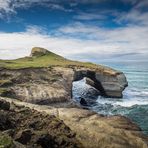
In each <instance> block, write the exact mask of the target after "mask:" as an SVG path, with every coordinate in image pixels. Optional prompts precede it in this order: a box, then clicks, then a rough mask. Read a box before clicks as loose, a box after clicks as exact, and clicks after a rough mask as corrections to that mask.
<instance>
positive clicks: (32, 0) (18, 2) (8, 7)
mask: <svg viewBox="0 0 148 148" xmlns="http://www.w3.org/2000/svg"><path fill="white" fill-rule="evenodd" d="M33 5H40V6H44V7H48V8H49V9H57V10H61V11H67V12H71V11H72V10H71V9H66V8H64V6H63V5H61V4H60V3H59V1H56V0H42V1H41V0H0V18H4V19H6V17H9V15H11V14H17V8H22V9H26V8H29V7H31V6H33Z"/></svg>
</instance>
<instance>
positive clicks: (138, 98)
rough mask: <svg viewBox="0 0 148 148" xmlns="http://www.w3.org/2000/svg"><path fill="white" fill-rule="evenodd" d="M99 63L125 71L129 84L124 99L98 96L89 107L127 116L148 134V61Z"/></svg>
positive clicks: (105, 112)
mask: <svg viewBox="0 0 148 148" xmlns="http://www.w3.org/2000/svg"><path fill="white" fill-rule="evenodd" d="M98 63H99V64H100V63H101V64H103V65H107V66H109V67H112V68H115V69H117V70H120V71H122V72H124V73H125V75H126V77H127V80H128V83H129V86H128V87H127V88H126V89H125V91H124V93H123V94H124V95H123V98H122V99H117V98H104V97H101V96H98V97H97V99H95V101H94V102H93V103H91V104H90V106H89V108H90V109H91V110H94V111H96V112H98V113H101V114H105V115H115V114H120V115H124V116H127V117H129V118H130V119H131V120H132V121H133V122H135V123H137V124H138V125H139V126H140V127H141V129H142V130H143V132H144V133H145V134H146V135H148V61H140V62H139V61H138V62H136V61H129V62H119V61H118V62H110V61H109V62H98ZM75 93H76V92H75ZM89 98H90V99H91V96H89ZM92 98H93V96H92Z"/></svg>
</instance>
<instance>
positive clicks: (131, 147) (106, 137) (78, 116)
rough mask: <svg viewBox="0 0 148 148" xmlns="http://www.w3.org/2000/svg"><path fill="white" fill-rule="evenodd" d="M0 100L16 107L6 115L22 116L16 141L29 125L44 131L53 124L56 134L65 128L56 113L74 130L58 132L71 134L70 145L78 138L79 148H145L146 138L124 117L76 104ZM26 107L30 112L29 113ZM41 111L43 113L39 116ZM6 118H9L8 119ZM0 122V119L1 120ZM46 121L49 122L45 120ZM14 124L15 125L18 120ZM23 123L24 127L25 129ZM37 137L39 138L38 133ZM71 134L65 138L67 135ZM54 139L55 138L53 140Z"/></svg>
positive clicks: (27, 131) (146, 144)
mask: <svg viewBox="0 0 148 148" xmlns="http://www.w3.org/2000/svg"><path fill="white" fill-rule="evenodd" d="M0 100H7V102H10V103H11V104H13V106H16V107H15V109H16V110H17V112H13V116H12V113H11V114H10V115H11V118H13V117H15V113H16V117H17V119H18V120H21V119H23V120H22V122H21V123H22V124H21V125H22V126H21V128H23V129H22V130H19V131H18V130H17V132H16V133H18V134H17V135H16V136H15V138H16V139H17V140H18V139H19V141H20V139H21V137H22V136H23V135H26V134H29V133H30V132H31V131H30V130H29V129H28V127H32V128H33V130H35V129H36V130H37V129H38V128H40V129H41V130H42V129H43V128H45V129H47V131H48V130H51V127H53V129H54V130H55V133H54V134H55V135H56V134H57V133H58V132H60V131H61V130H60V129H61V127H63V128H64V127H65V125H63V122H61V121H59V120H57V119H56V118H55V117H54V116H56V117H57V118H58V119H61V120H62V121H64V123H65V124H66V125H67V126H68V127H69V128H70V129H71V130H72V131H73V132H74V133H76V135H75V136H74V135H73V132H71V131H70V129H69V128H68V129H67V128H66V127H65V128H66V129H67V130H68V131H66V129H65V128H64V129H63V130H62V132H63V133H62V134H64V133H65V132H66V133H65V134H66V135H67V136H68V135H69V134H70V135H71V136H72V137H73V138H72V139H71V141H70V142H74V143H73V144H77V146H79V145H80V143H79V141H80V142H81V144H82V145H81V148H82V147H85V148H106V147H109V148H147V147H148V137H146V136H144V135H143V134H142V133H141V129H140V128H139V127H138V126H137V125H136V124H134V123H132V122H131V121H130V120H129V119H128V118H126V117H122V116H109V117H107V116H103V115H98V114H96V113H95V112H92V111H89V110H85V109H81V108H76V107H75V108H74V107H71V108H55V107H51V106H44V105H42V106H40V105H35V104H30V103H25V102H20V101H17V100H12V99H8V98H0ZM26 107H27V108H26ZM13 108H14V107H13ZM30 109H31V110H33V111H31V112H30ZM42 113H43V114H44V115H42ZM8 115H9V114H8ZM51 115H52V116H51ZM24 116H25V117H24ZM6 117H7V116H6ZM20 117H21V118H20ZM26 117H27V118H26ZM42 117H43V118H44V119H43V118H42ZM7 119H8V120H9V118H7ZM24 119H27V121H25V122H24ZM52 120H53V121H52ZM55 120H56V122H55ZM0 121H1V122H2V120H0ZM12 121H14V120H12ZM48 121H51V122H50V123H49V122H48ZM45 122H46V123H45ZM56 123H57V124H58V123H61V124H58V125H57V124H56ZM44 124H45V125H46V126H45V125H44ZM4 125H5V124H4ZM10 125H11V124H10ZM12 125H13V124H12ZM14 125H15V124H14ZM17 125H19V122H18V124H17ZM28 125H29V126H28ZM51 125H53V126H51ZM26 126H27V128H25V127H26ZM12 127H13V126H12ZM17 127H18V126H17ZM54 127H55V128H54ZM57 127H58V128H57ZM18 128H19V127H18ZM48 128H49V129H48ZM34 132H35V131H34ZM35 133H36V132H35ZM51 133H52V131H51V132H50V134H51ZM22 134H23V135H22ZM70 135H69V136H70ZM35 136H36V135H35ZM39 136H40V137H42V136H41V135H40V134H39ZM69 136H68V137H69ZM71 136H70V137H69V138H71ZM60 137H61V135H60V136H59V138H60ZM62 137H63V136H62ZM32 138H33V137H32ZM56 138H58V137H56ZM65 138H66V137H65ZM35 139H36V138H35ZM31 141H32V140H31ZM56 141H58V140H57V139H56ZM65 147H68V146H65ZM68 148H69V147H68Z"/></svg>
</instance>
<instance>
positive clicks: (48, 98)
mask: <svg viewBox="0 0 148 148" xmlns="http://www.w3.org/2000/svg"><path fill="white" fill-rule="evenodd" d="M83 77H88V78H90V79H91V80H92V81H93V82H94V83H93V86H94V87H95V88H96V89H98V90H99V91H100V92H101V95H104V96H109V97H122V91H123V90H124V88H125V87H126V86H127V81H126V78H125V76H124V74H123V73H121V72H114V71H113V70H112V71H109V72H106V71H105V70H104V71H95V70H93V69H90V68H77V67H73V68H63V67H51V68H27V69H18V70H11V69H3V70H1V72H0V78H1V80H0V81H1V83H0V87H1V89H3V90H4V91H3V92H1V96H3V97H4V96H5V97H12V98H17V99H19V100H22V101H27V102H31V103H40V104H47V103H53V102H62V101H67V100H70V99H71V97H72V96H71V94H72V82H73V81H75V80H80V79H82V78H83ZM90 85H92V84H90Z"/></svg>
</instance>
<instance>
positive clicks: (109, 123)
mask: <svg viewBox="0 0 148 148" xmlns="http://www.w3.org/2000/svg"><path fill="white" fill-rule="evenodd" d="M84 77H87V78H88V79H87V81H86V83H87V84H89V85H91V86H93V87H95V88H96V89H97V90H98V91H99V92H100V95H102V96H106V97H117V98H120V97H122V92H123V91H124V89H125V88H126V87H127V85H128V82H127V80H126V77H125V75H124V74H123V73H122V72H120V71H117V70H114V69H112V68H109V67H106V66H102V65H96V64H92V63H84V62H77V61H71V60H68V59H65V58H63V57H61V56H59V55H56V54H54V53H52V52H50V51H48V50H46V49H43V48H39V47H35V48H33V49H32V51H31V54H30V56H29V57H25V58H21V59H16V60H7V61H6V60H5V61H4V60H1V61H0V96H1V97H0V100H1V101H2V103H1V104H2V105H0V109H1V111H2V114H7V115H8V116H9V114H10V113H11V111H13V114H14V115H16V117H17V114H18V112H19V115H21V114H23V113H25V114H26V113H27V112H28V111H27V112H23V113H21V109H24V110H29V113H30V115H34V113H33V112H35V113H36V112H38V113H40V114H41V116H43V115H44V114H45V115H44V116H47V117H48V116H49V117H50V116H54V119H57V120H58V121H59V122H61V121H63V123H61V124H62V126H67V127H69V128H70V129H69V132H73V133H75V134H73V135H75V136H73V137H72V138H73V140H69V139H66V140H67V141H69V143H68V142H66V143H67V145H64V144H63V145H62V143H61V147H72V146H74V147H85V148H91V147H92V148H95V147H96V148H97V147H101V148H103V147H104V148H105V147H112V148H128V147H129V148H131V147H133V148H147V140H148V138H147V137H145V136H144V135H143V134H142V133H141V129H140V128H139V127H138V126H137V125H135V124H134V123H132V122H131V121H130V120H129V119H127V118H125V117H122V116H110V117H107V116H103V115H98V114H96V113H95V112H92V111H89V110H86V109H82V108H81V106H77V105H76V104H74V103H73V101H72V83H73V82H74V81H77V80H81V79H82V78H84ZM5 101H6V103H8V104H9V105H8V106H10V107H11V106H12V105H15V106H17V107H18V106H19V109H20V110H19V111H18V112H17V111H16V110H17V109H13V110H11V109H10V108H9V109H7V110H6V109H5V108H3V104H6V103H5ZM17 107H15V108H17ZM42 114H43V115H42ZM21 116H22V115H21ZM37 119H38V122H39V124H40V122H42V119H41V117H37ZM12 120H14V124H15V123H17V120H15V118H14V119H12ZM51 120H52V119H51ZM26 122H27V123H26V124H24V125H23V131H24V130H25V131H26V130H27V131H28V130H29V131H30V130H36V129H32V127H28V122H29V121H28V120H27V121H26ZM47 122H50V121H47ZM0 125H2V126H3V124H2V123H0ZM55 125H56V123H55ZM18 126H20V125H18ZM57 128H58V127H57ZM9 129H13V130H16V128H5V130H9ZM44 129H45V128H44V126H43V127H42V130H44ZM53 129H54V128H53ZM53 129H52V128H51V130H53ZM0 130H1V131H2V132H4V131H5V130H2V129H0ZM21 132H22V129H21ZM33 132H34V131H33ZM59 132H60V134H61V133H62V134H64V133H65V132H67V131H66V130H65V131H62V130H60V129H59ZM13 134H14V135H11V134H9V133H6V135H8V136H9V137H10V139H11V138H12V141H13V143H15V141H16V137H17V134H16V135H15V133H13ZM58 134H59V133H55V135H54V136H57V137H58ZM31 135H32V134H31ZM44 136H45V135H44ZM65 136H69V135H65ZM19 138H20V137H19ZM50 138H51V137H50ZM50 138H49V137H48V136H47V137H46V138H45V139H44V140H43V141H44V142H43V143H45V145H41V144H40V145H39V146H40V147H48V143H46V140H47V141H52V140H51V139H50ZM32 140H33V139H32V137H31V138H30V140H29V141H27V143H25V144H24V143H22V141H18V140H17V142H19V143H20V144H22V145H23V146H24V147H25V146H28V145H29V146H32V145H31V143H32V142H31V141H32ZM59 143H60V142H59V140H57V143H56V144H55V145H53V147H56V146H57V145H58V144H59ZM34 144H35V145H37V143H36V142H34ZM32 147H33V146H32Z"/></svg>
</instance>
